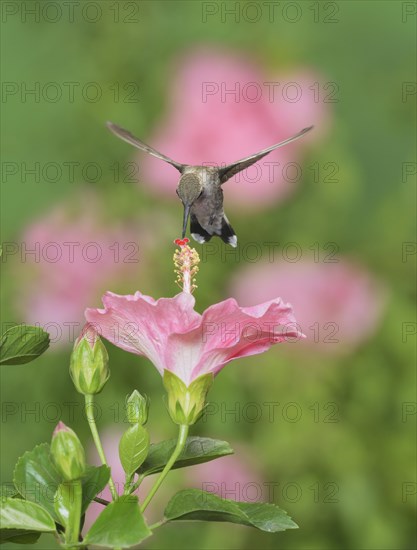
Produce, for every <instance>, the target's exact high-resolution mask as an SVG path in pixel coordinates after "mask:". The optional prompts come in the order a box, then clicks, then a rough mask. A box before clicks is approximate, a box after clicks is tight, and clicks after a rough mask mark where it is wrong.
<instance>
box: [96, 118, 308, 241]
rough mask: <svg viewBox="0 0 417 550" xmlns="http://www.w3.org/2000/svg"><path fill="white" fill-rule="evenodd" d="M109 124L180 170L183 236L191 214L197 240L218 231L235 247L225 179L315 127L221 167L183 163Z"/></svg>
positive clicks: (179, 186)
mask: <svg viewBox="0 0 417 550" xmlns="http://www.w3.org/2000/svg"><path fill="white" fill-rule="evenodd" d="M107 127H108V128H109V130H111V132H113V134H115V135H116V136H117V137H119V138H120V139H122V140H123V141H126V142H127V143H130V144H131V145H133V146H134V147H137V148H138V149H141V150H142V151H145V152H146V153H149V154H150V155H152V156H154V157H156V158H158V159H161V160H164V161H165V162H168V163H169V164H171V166H174V168H176V169H177V170H178V171H179V172H180V174H181V177H180V180H179V182H178V187H177V195H178V196H179V198H180V199H181V202H182V204H183V206H184V218H183V226H182V238H184V237H185V233H186V231H187V225H188V218H190V230H191V235H192V237H193V239H195V240H196V241H197V242H199V243H201V244H202V243H206V242H208V241H209V240H210V239H211V238H212V237H213V235H217V236H219V237H220V238H221V239H223V241H224V242H225V243H227V244H230V245H231V246H234V247H236V246H237V236H236V233H235V232H234V230H233V228H232V226H231V225H230V223H229V220H228V219H227V217H226V214H225V213H224V210H223V190H222V185H223V183H225V182H226V181H227V180H229V179H230V178H231V177H232V176H234V175H235V174H237V173H239V172H241V171H242V170H244V169H245V168H248V167H249V166H251V165H252V164H255V162H258V160H260V159H261V158H263V157H264V156H265V155H267V154H268V153H270V152H271V151H273V150H274V149H277V148H278V147H282V146H283V145H286V144H287V143H291V142H292V141H294V140H296V139H298V138H299V137H301V136H303V135H304V134H305V133H307V132H309V131H310V130H311V129H312V128H313V126H309V127H308V128H304V129H303V130H301V132H298V134H295V135H294V136H292V137H290V138H288V139H286V140H284V141H281V142H280V143H277V144H276V145H272V146H271V147H268V148H267V149H263V150H262V151H259V153H255V154H254V155H250V156H249V157H245V158H243V159H241V160H238V161H236V162H233V163H232V164H228V165H227V166H224V167H222V168H218V167H214V166H191V165H188V164H181V163H179V162H176V161H175V160H172V159H171V158H169V157H167V156H166V155H163V154H162V153H159V152H158V151H156V150H155V149H153V148H152V147H150V146H149V145H146V144H145V143H143V141H141V140H140V139H138V138H136V137H135V136H134V135H132V134H131V133H130V132H128V131H127V130H124V129H123V128H120V126H116V124H113V123H112V122H107Z"/></svg>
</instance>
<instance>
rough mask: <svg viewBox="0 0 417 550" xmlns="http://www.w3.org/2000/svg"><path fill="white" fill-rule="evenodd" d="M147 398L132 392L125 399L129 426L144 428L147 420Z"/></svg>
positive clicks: (135, 391)
mask: <svg viewBox="0 0 417 550" xmlns="http://www.w3.org/2000/svg"><path fill="white" fill-rule="evenodd" d="M148 411H149V398H148V396H146V395H141V394H140V393H139V392H138V391H137V390H134V391H133V392H132V393H131V395H130V396H129V397H128V398H127V399H126V415H127V419H128V421H129V422H130V424H141V425H142V426H144V425H145V424H146V422H147V420H148Z"/></svg>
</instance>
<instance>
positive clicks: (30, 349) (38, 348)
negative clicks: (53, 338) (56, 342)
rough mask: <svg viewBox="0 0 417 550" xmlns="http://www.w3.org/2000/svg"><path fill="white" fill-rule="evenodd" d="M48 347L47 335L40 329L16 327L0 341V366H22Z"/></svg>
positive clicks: (26, 326) (28, 326)
mask: <svg viewBox="0 0 417 550" xmlns="http://www.w3.org/2000/svg"><path fill="white" fill-rule="evenodd" d="M48 347H49V334H48V333H47V332H45V331H44V330H42V329H41V328H40V327H32V326H30V325H16V326H15V327H12V328H10V329H9V330H7V331H6V332H5V333H4V334H3V336H2V337H1V340H0V365H23V364H24V363H29V361H33V360H34V359H36V358H37V357H39V355H41V354H42V353H43V352H44V351H45V350H46V349H48Z"/></svg>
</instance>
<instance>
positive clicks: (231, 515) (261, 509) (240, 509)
mask: <svg viewBox="0 0 417 550" xmlns="http://www.w3.org/2000/svg"><path fill="white" fill-rule="evenodd" d="M165 517H166V519H167V520H168V521H174V520H200V521H227V522H230V523H238V524H240V525H247V526H249V527H256V528H257V529H260V530H261V531H267V532H268V533H276V532H277V531H285V530H286V529H297V528H298V525H297V524H296V523H294V522H293V521H292V519H291V518H290V517H289V516H288V515H287V513H286V512H284V510H281V509H280V508H278V506H276V505H275V504H268V503H264V502H236V501H234V500H227V499H223V498H220V497H218V496H216V495H213V494H211V493H206V492H205V491H200V490H199V489H186V490H184V491H180V492H179V493H177V494H176V495H174V496H173V497H172V499H171V500H170V501H169V503H168V506H167V507H166V509H165Z"/></svg>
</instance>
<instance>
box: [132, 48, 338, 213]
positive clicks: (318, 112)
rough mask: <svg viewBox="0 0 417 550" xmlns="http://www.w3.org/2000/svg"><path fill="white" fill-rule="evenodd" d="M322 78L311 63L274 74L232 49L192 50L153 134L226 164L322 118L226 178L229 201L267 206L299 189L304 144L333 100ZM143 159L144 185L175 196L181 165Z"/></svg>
mask: <svg viewBox="0 0 417 550" xmlns="http://www.w3.org/2000/svg"><path fill="white" fill-rule="evenodd" d="M321 80H322V79H321V77H320V76H318V75H317V74H315V73H314V72H313V71H311V70H301V71H298V72H293V73H287V74H283V73H281V74H277V75H269V76H268V75H266V74H263V73H262V71H261V70H260V68H259V67H258V66H257V65H256V64H255V63H251V62H249V61H248V60H247V59H246V58H245V57H243V56H239V55H237V54H236V55H235V54H232V53H230V52H225V51H219V50H210V49H202V50H199V51H196V52H193V53H191V54H189V55H188V56H186V57H185V58H184V59H182V60H181V61H180V63H178V66H177V67H176V70H175V79H174V82H175V84H174V86H173V88H171V90H170V97H169V105H168V110H167V115H166V116H165V118H163V119H162V120H161V121H160V122H159V124H158V127H157V129H156V131H155V132H154V133H153V135H151V136H150V137H149V138H148V142H149V144H150V145H152V146H153V147H155V148H156V149H157V150H159V151H161V152H162V153H165V154H167V155H168V156H170V157H171V158H173V159H174V160H177V161H178V162H185V163H187V164H200V165H201V164H216V165H222V164H229V163H232V162H235V161H237V160H239V159H241V158H244V157H245V156H248V155H250V154H253V153H256V152H258V151H260V150H261V149H264V148H265V147H269V146H271V145H273V144H275V143H278V142H279V141H282V140H284V139H286V138H289V137H291V136H292V135H294V134H296V133H297V132H299V131H300V130H301V129H302V128H305V127H306V126H310V125H315V126H316V127H315V129H314V131H312V132H310V134H309V135H306V136H305V137H303V139H302V140H299V141H297V142H295V143H292V144H289V145H286V146H285V147H282V148H280V149H278V150H276V151H274V152H272V153H271V154H270V155H268V156H267V157H265V158H264V159H262V160H261V161H259V162H258V163H257V164H256V165H254V166H252V167H250V168H248V169H246V170H245V171H243V172H242V173H240V174H237V175H236V176H234V177H233V178H232V179H231V180H230V181H228V182H227V184H225V185H224V191H225V195H226V200H227V199H231V200H229V201H228V203H229V207H228V208H229V209H231V208H233V207H234V206H250V208H251V209H252V208H253V207H256V206H258V207H262V206H263V207H265V206H268V205H269V204H270V203H271V201H273V202H276V201H278V200H282V199H283V198H284V197H286V196H288V195H290V194H291V193H292V192H293V190H294V189H295V187H296V184H297V183H298V182H299V181H300V179H301V178H300V175H299V174H300V166H299V162H298V161H299V159H300V156H301V152H302V151H303V150H304V149H305V147H306V146H307V145H308V143H309V142H311V141H314V140H315V139H317V138H318V137H319V136H320V135H322V134H323V133H324V132H325V131H326V127H327V126H328V109H327V104H325V103H324V102H323V101H322V99H323V98H321V97H320V98H319V100H318V99H317V91H314V90H315V89H316V88H317V87H319V88H320V89H322V88H321V87H322V82H321ZM138 161H139V163H140V166H141V178H140V179H141V185H142V182H143V183H144V184H146V185H149V188H150V189H151V190H152V191H156V192H159V193H162V194H167V195H168V194H169V195H170V196H172V198H174V199H176V195H175V191H174V190H175V184H176V181H177V172H176V170H175V169H173V168H172V166H169V165H168V164H166V163H163V162H161V161H160V160H158V159H154V158H152V157H150V156H149V155H144V154H139V156H138ZM292 163H295V164H292ZM297 174H298V175H297Z"/></svg>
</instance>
